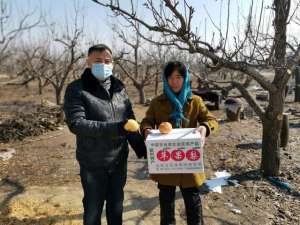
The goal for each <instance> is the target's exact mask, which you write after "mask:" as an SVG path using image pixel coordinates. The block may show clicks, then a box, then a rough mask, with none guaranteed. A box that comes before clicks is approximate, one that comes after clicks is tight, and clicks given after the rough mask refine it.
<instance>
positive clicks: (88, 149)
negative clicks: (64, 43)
mask: <svg viewBox="0 0 300 225" xmlns="http://www.w3.org/2000/svg"><path fill="white" fill-rule="evenodd" d="M64 112H65V115H66V122H67V124H68V127H69V129H70V131H71V132H72V133H74V134H75V135H76V143H77V149H76V158H77V160H78V161H79V163H80V164H81V165H82V166H85V167H87V168H91V169H92V168H111V167H112V166H114V165H116V164H118V163H119V162H120V160H127V156H128V144H127V140H128V141H129V142H130V144H131V146H132V147H133V148H134V150H135V151H136V153H137V155H138V157H142V156H144V155H145V152H146V149H145V146H144V143H143V141H142V137H141V136H140V135H139V134H138V133H135V134H133V133H130V134H129V133H127V132H126V131H125V130H124V129H123V126H124V123H125V122H126V121H127V119H130V118H133V119H134V113H133V111H132V106H131V103H130V101H129V98H128V95H127V92H126V90H125V88H124V85H123V84H122V82H121V81H120V80H118V79H117V78H115V77H113V76H111V88H110V95H109V94H108V93H107V91H106V90H105V89H104V88H103V87H102V86H101V85H100V84H99V82H98V80H97V79H96V78H95V77H94V76H93V75H92V73H91V70H90V69H86V70H85V71H84V73H83V74H82V76H81V79H78V80H75V81H73V82H72V83H70V84H69V85H68V87H67V89H66V93H65V100H64Z"/></svg>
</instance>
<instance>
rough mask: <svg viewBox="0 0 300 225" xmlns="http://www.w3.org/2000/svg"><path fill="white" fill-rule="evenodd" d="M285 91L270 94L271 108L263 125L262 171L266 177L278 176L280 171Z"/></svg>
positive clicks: (267, 111)
mask: <svg viewBox="0 0 300 225" xmlns="http://www.w3.org/2000/svg"><path fill="white" fill-rule="evenodd" d="M283 92H284V91H283V90H282V91H281V93H279V91H277V92H276V93H275V94H274V93H273V94H270V100H269V106H268V108H267V110H266V113H265V116H264V119H263V121H262V123H263V143H262V160H261V170H262V173H263V175H264V176H278V175H279V169H280V134H281V132H280V131H281V126H282V119H283V116H282V112H283V105H284V93H283Z"/></svg>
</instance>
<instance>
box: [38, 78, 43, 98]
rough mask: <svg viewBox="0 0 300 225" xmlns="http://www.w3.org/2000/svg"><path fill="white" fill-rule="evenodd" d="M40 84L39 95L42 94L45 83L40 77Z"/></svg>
mask: <svg viewBox="0 0 300 225" xmlns="http://www.w3.org/2000/svg"><path fill="white" fill-rule="evenodd" d="M38 85H39V95H42V94H43V84H42V80H41V78H40V77H39V78H38Z"/></svg>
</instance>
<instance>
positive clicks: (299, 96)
mask: <svg viewBox="0 0 300 225" xmlns="http://www.w3.org/2000/svg"><path fill="white" fill-rule="evenodd" d="M294 75H295V102H300V72H299V66H297V67H296V68H295V70H294Z"/></svg>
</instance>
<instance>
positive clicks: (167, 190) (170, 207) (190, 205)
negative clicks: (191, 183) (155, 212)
mask: <svg viewBox="0 0 300 225" xmlns="http://www.w3.org/2000/svg"><path fill="white" fill-rule="evenodd" d="M158 188H159V203H160V224H161V225H175V224H176V221H175V191H176V186H167V185H161V184H159V185H158ZM180 190H181V193H182V196H183V200H184V205H185V210H186V217H187V224H188V225H203V224H204V223H203V216H202V205H201V198H200V190H199V188H196V187H193V188H182V187H180Z"/></svg>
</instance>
